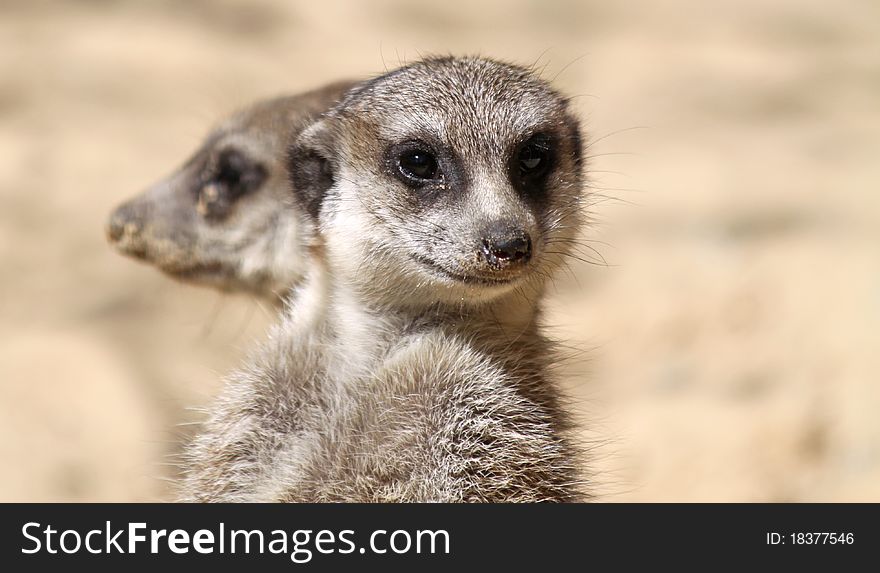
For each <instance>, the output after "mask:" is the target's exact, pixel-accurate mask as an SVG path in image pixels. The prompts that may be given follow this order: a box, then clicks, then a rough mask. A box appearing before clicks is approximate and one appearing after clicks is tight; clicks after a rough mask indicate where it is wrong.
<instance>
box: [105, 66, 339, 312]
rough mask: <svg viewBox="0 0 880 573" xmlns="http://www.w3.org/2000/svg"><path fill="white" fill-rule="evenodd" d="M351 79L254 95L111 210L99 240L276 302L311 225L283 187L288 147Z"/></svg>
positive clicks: (172, 270) (177, 274)
mask: <svg viewBox="0 0 880 573" xmlns="http://www.w3.org/2000/svg"><path fill="white" fill-rule="evenodd" d="M354 84H355V82H354V81H340V82H335V83H332V84H329V85H326V86H323V87H321V88H318V89H315V90H311V91H308V92H305V93H302V94H297V95H291V96H283V97H277V98H273V99H267V100H262V101H259V102H257V103H255V104H253V105H251V106H249V107H248V108H246V109H244V110H242V111H239V112H237V113H235V114H234V115H232V116H231V117H229V118H227V119H225V120H224V121H223V122H221V123H220V124H219V125H218V126H217V127H216V128H214V129H213V130H212V131H211V133H210V134H209V135H208V136H207V137H206V138H205V140H204V142H203V143H202V145H201V146H200V148H199V149H198V150H197V151H196V152H195V153H194V154H193V155H192V156H191V157H190V158H189V159H188V160H187V161H186V162H185V163H184V165H183V166H182V167H181V168H179V169H178V170H177V171H175V172H174V173H172V174H171V175H169V176H168V177H166V178H165V179H163V180H162V181H160V182H158V183H157V184H155V185H153V186H152V187H150V188H149V189H147V190H146V191H144V192H143V193H141V194H140V195H138V196H136V197H134V198H132V199H130V200H128V201H126V202H125V203H123V204H122V205H120V206H119V207H117V208H116V209H115V210H114V211H113V213H111V215H110V217H109V220H108V222H107V229H106V233H107V238H108V240H109V241H110V243H111V244H112V245H113V246H114V247H115V248H116V249H117V250H118V251H119V252H121V253H123V254H125V255H128V256H131V257H134V258H137V259H141V260H144V261H146V262H148V263H150V264H152V265H154V266H156V267H157V268H159V269H160V270H162V271H163V272H165V273H167V274H169V275H171V276H172V277H174V278H176V279H179V280H182V281H185V282H193V283H197V284H204V285H209V286H213V287H215V288H218V289H220V290H224V291H246V292H250V293H254V294H257V295H259V296H262V297H264V298H266V299H268V300H270V301H272V302H274V303H280V302H281V301H282V299H283V295H284V294H285V293H286V292H287V291H288V290H289V288H290V287H292V286H294V285H295V284H297V283H298V282H299V281H300V280H302V277H303V276H304V275H305V274H306V273H307V272H308V265H309V260H310V255H309V253H308V249H309V245H310V244H311V243H312V242H313V233H314V230H313V227H312V222H311V221H310V218H309V217H307V216H305V215H304V214H303V213H302V212H301V210H300V207H299V203H298V202H296V201H295V200H294V198H293V196H292V195H293V193H295V192H296V190H295V189H291V187H290V184H289V181H288V177H287V171H286V168H285V157H286V152H287V146H288V144H289V143H290V141H291V138H292V137H294V136H295V135H296V134H297V133H298V132H299V131H300V130H302V129H303V128H304V127H305V126H307V125H308V124H309V123H311V122H312V121H314V120H315V119H316V118H317V117H318V116H319V115H320V114H321V113H323V112H324V111H326V110H327V109H329V108H330V107H331V106H332V105H333V104H334V103H336V102H337V101H338V100H339V99H340V98H341V97H342V95H343V94H344V93H345V92H346V91H347V90H348V89H349V88H351V87H352V86H353V85H354Z"/></svg>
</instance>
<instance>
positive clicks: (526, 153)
mask: <svg viewBox="0 0 880 573" xmlns="http://www.w3.org/2000/svg"><path fill="white" fill-rule="evenodd" d="M555 162H556V145H555V141H554V139H553V137H552V136H551V135H549V134H547V133H544V132H538V133H535V134H534V135H531V136H529V137H528V138H527V139H526V140H525V141H523V142H522V143H520V144H519V145H517V146H516V147H514V148H513V151H512V152H511V155H510V159H509V162H508V169H509V171H508V173H509V177H510V182H511V183H512V184H513V186H514V188H516V189H517V190H519V192H520V193H522V194H523V195H525V196H527V197H533V198H536V197H540V196H541V195H542V194H543V193H544V192H545V185H546V181H547V176H548V174H549V173H550V171H551V170H552V169H553V165H554V164H555Z"/></svg>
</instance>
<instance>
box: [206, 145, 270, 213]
mask: <svg viewBox="0 0 880 573" xmlns="http://www.w3.org/2000/svg"><path fill="white" fill-rule="evenodd" d="M266 177H267V171H266V168H265V167H263V166H262V165H261V164H260V163H257V162H255V161H253V160H252V159H250V158H248V157H247V156H246V155H244V154H243V153H241V152H240V151H237V150H235V149H227V150H226V151H223V152H222V153H221V154H220V155H219V156H218V157H217V159H216V161H214V163H213V165H211V167H209V168H208V169H207V170H206V172H205V173H204V175H203V178H202V180H201V185H200V187H199V189H198V193H197V197H196V200H197V203H196V210H197V211H198V213H199V214H201V215H202V216H204V217H206V218H207V219H211V220H222V219H223V218H225V217H226V216H227V215H228V214H229V213H230V212H231V211H232V206H233V205H234V204H235V202H236V201H237V200H238V199H239V198H241V197H243V196H244V195H247V194H248V193H252V192H254V191H256V190H257V189H259V188H260V187H261V186H262V185H263V182H264V181H265V180H266Z"/></svg>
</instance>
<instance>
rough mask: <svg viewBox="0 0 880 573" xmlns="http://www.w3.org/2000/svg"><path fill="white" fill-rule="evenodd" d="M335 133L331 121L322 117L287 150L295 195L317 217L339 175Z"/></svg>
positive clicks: (288, 165) (313, 216) (288, 171)
mask: <svg viewBox="0 0 880 573" xmlns="http://www.w3.org/2000/svg"><path fill="white" fill-rule="evenodd" d="M332 135H333V134H332V130H331V129H330V126H329V125H328V121H327V120H321V121H318V122H316V123H313V124H312V125H310V126H309V127H307V128H306V129H305V130H303V131H302V133H300V134H299V136H297V137H296V139H294V141H293V143H292V144H291V145H290V147H289V148H288V150H287V173H288V176H289V177H290V181H291V183H292V185H293V191H294V193H293V194H294V197H296V200H297V201H298V202H299V204H300V206H301V207H302V208H303V210H304V211H305V212H306V213H308V214H309V215H310V216H311V217H312V218H314V219H315V220H317V219H318V214H319V213H320V212H321V205H322V203H323V202H324V197H325V196H326V195H327V192H328V191H329V190H330V188H331V187H333V183H334V181H335V178H336V177H335V172H336V160H335V153H334V146H333V141H332V139H333V137H332Z"/></svg>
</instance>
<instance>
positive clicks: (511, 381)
mask: <svg viewBox="0 0 880 573" xmlns="http://www.w3.org/2000/svg"><path fill="white" fill-rule="evenodd" d="M581 147H582V145H581V137H580V130H579V125H578V122H577V120H576V119H575V117H574V116H573V114H572V112H571V110H570V108H569V104H568V100H567V99H566V98H565V97H563V96H562V95H560V94H559V93H558V92H557V91H555V90H554V89H553V88H552V87H550V85H549V84H548V83H546V82H545V81H544V80H542V79H540V78H539V77H537V76H536V75H535V74H534V73H533V72H532V71H531V70H529V69H526V68H522V67H518V66H515V65H510V64H506V63H502V62H498V61H495V60H491V59H484V58H479V57H466V58H455V57H445V58H429V59H425V60H422V61H419V62H416V63H413V64H410V65H407V66H405V67H402V68H400V69H397V70H395V71H393V72H390V73H387V74H385V75H383V76H380V77H378V78H375V79H373V80H370V81H368V82H365V83H363V84H361V85H359V86H358V87H356V88H354V89H352V90H350V91H349V92H348V93H347V94H346V96H345V97H344V98H343V100H342V101H341V102H340V103H339V104H337V105H336V106H335V107H334V108H333V109H332V110H330V111H329V112H328V113H327V114H325V116H324V117H323V118H321V119H320V120H318V121H317V122H315V123H314V124H312V125H310V126H309V127H308V128H306V129H305V130H304V131H303V132H302V133H301V134H300V135H299V136H298V138H297V139H296V141H295V143H294V144H293V146H292V148H291V151H290V158H289V168H290V171H291V179H292V183H293V185H294V187H296V189H297V194H296V196H297V199H298V200H299V201H300V202H301V205H302V208H303V211H304V212H306V213H308V214H309V215H310V216H311V217H312V218H313V221H314V224H315V225H316V226H317V228H318V230H319V236H320V237H321V242H320V244H318V245H317V246H316V247H314V250H315V255H314V259H315V261H316V267H315V270H314V272H312V273H310V275H309V276H308V277H307V279H306V280H305V281H303V283H301V285H299V286H298V287H297V289H298V292H297V295H296V298H295V300H294V302H293V303H292V305H291V307H290V309H289V310H288V311H287V312H286V313H285V314H284V315H283V317H282V320H281V321H280V322H279V324H278V325H276V326H275V327H274V329H273V330H272V332H271V334H270V338H269V340H268V341H267V342H266V343H265V344H264V345H263V346H262V348H261V349H260V350H259V351H258V352H256V354H255V355H254V356H253V357H252V358H251V359H250V360H249V361H248V362H247V364H246V366H245V367H244V368H242V369H240V370H239V371H238V372H237V373H235V374H233V375H232V376H231V377H230V378H229V379H228V380H227V384H226V387H225V390H224V391H223V393H222V394H221V396H220V397H219V399H218V401H217V402H216V403H215V404H214V405H213V406H212V407H211V408H210V410H209V417H208V419H207V421H206V423H205V425H204V428H203V431H202V433H201V434H200V435H199V436H197V438H196V439H195V440H194V441H193V443H192V444H191V445H190V446H189V448H188V450H187V451H186V454H185V463H184V467H185V476H184V478H183V480H182V484H181V486H182V487H181V496H180V498H181V499H182V500H186V501H360V502H383V501H445V502H463V501H477V502H510V501H515V502H535V501H558V502H567V501H578V500H582V499H585V497H586V496H587V493H588V492H586V491H585V489H586V488H585V486H584V483H585V480H584V474H583V473H582V466H581V456H580V450H579V448H578V447H577V446H576V443H575V442H576V440H575V438H574V436H573V432H572V424H571V422H570V417H569V414H568V412H567V411H566V408H565V404H564V400H563V398H562V396H561V393H560V391H559V390H558V388H557V385H556V383H555V380H554V379H553V377H552V375H551V372H550V371H551V367H552V365H553V363H554V361H555V359H556V355H557V353H556V348H555V346H554V345H553V344H552V343H551V342H550V341H549V340H548V339H547V338H546V337H545V336H544V335H542V332H541V326H540V303H541V299H542V297H543V294H544V291H545V288H546V285H547V281H548V279H549V277H550V276H551V275H552V273H554V271H556V269H558V268H559V267H560V266H561V265H562V264H563V262H564V260H565V257H566V256H567V254H568V252H569V248H570V246H571V244H572V241H574V240H575V235H576V233H577V232H578V229H579V227H580V225H581V222H582V218H583V214H582V206H583V204H584V185H583V178H584V174H583V166H582V150H581Z"/></svg>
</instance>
